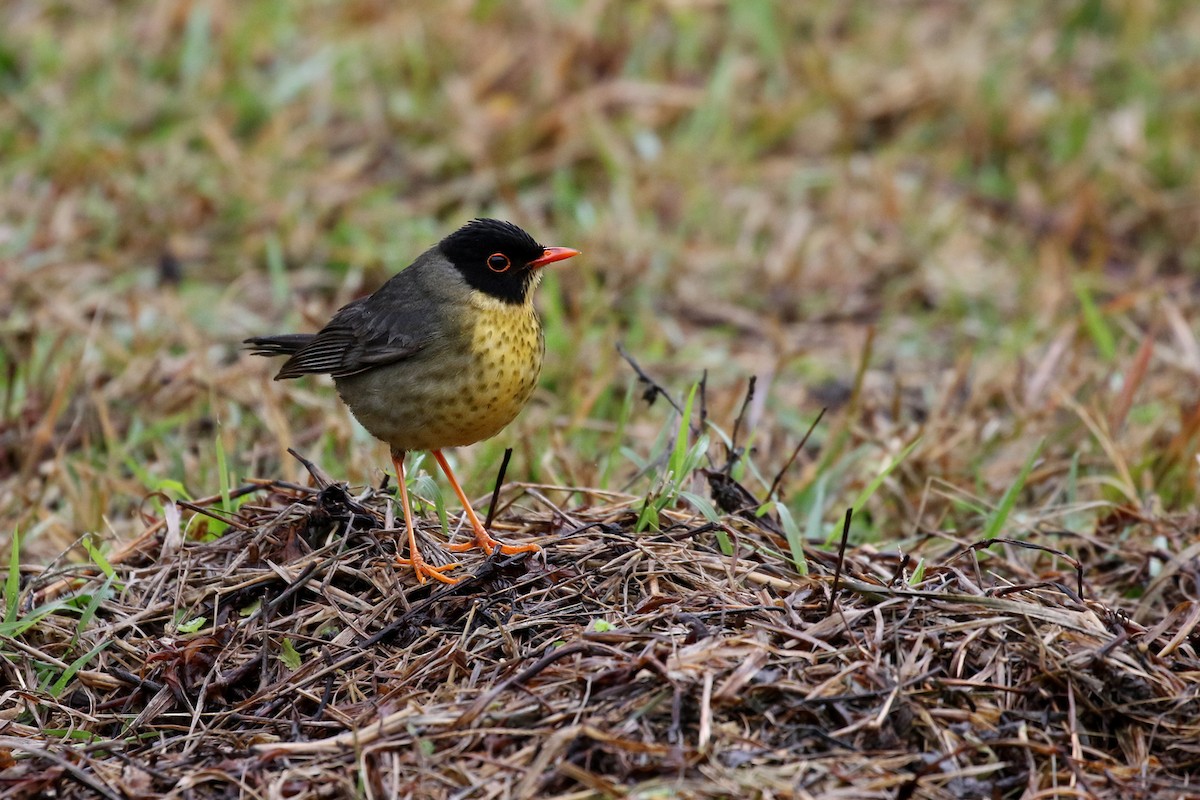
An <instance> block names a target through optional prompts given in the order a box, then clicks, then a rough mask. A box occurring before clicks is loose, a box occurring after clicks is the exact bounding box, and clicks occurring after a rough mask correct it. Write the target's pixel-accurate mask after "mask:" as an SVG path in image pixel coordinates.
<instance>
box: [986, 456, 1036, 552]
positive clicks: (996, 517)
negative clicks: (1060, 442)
mask: <svg viewBox="0 0 1200 800" xmlns="http://www.w3.org/2000/svg"><path fill="white" fill-rule="evenodd" d="M1045 444H1046V440H1045V439H1042V440H1040V441H1039V442H1038V443H1037V447H1035V448H1033V452H1032V453H1030V454H1029V458H1028V459H1026V461H1025V464H1024V465H1022V467H1021V471H1020V473H1018V475H1017V478H1016V480H1014V481H1013V482H1012V484H1011V485H1010V486H1009V487H1008V491H1006V492H1005V493H1004V497H1002V498H1000V505H998V506H996V510H995V511H993V512H992V515H991V518H989V519H988V522H987V525H986V526H985V527H984V529H983V538H984V539H993V538H995V537H996V536H997V535H998V534H999V533H1000V531H1001V530H1002V529H1003V528H1004V524H1005V523H1006V522H1008V515H1009V514H1010V513H1012V510H1013V506H1014V505H1016V503H1017V496H1018V495H1020V494H1021V490H1022V489H1024V488H1025V481H1026V480H1028V479H1029V473H1030V472H1032V471H1033V465H1034V464H1035V463H1037V460H1038V458H1040V457H1041V455H1042V447H1043V446H1044V445H1045Z"/></svg>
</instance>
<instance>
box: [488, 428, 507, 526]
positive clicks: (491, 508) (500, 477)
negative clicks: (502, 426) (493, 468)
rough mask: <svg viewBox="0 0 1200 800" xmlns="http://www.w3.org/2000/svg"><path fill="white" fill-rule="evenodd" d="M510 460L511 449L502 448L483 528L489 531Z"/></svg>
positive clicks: (494, 517) (494, 518) (493, 520)
mask: <svg viewBox="0 0 1200 800" xmlns="http://www.w3.org/2000/svg"><path fill="white" fill-rule="evenodd" d="M511 459H512V448H511V447H506V448H504V458H502V459H501V460H500V471H499V472H497V473H496V485H495V486H494V487H492V502H491V503H489V504H488V513H487V517H486V518H485V519H484V522H483V527H485V528H488V529H490V528H491V527H492V523H493V522H495V520H496V504H497V503H498V502H499V500H500V487H501V486H503V485H504V473H506V472H507V471H508V462H509V461H510V460H511Z"/></svg>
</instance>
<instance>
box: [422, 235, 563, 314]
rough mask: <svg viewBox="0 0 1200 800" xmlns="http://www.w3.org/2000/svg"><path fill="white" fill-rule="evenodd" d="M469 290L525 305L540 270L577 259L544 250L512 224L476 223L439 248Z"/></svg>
mask: <svg viewBox="0 0 1200 800" xmlns="http://www.w3.org/2000/svg"><path fill="white" fill-rule="evenodd" d="M438 249H439V250H441V251H442V254H443V255H444V256H446V258H448V259H450V263H451V264H453V265H454V267H455V268H456V269H457V270H458V271H459V272H460V273H462V276H463V278H464V279H466V281H467V284H468V285H470V286H471V288H472V289H478V290H479V291H481V292H486V293H487V294H489V295H491V296H492V297H495V298H496V299H497V300H503V301H504V302H506V303H514V304H520V303H524V302H525V299H526V297H527V296H528V294H529V289H530V287H531V286H532V285H533V282H534V277H535V273H536V271H537V270H538V269H539V268H540V267H544V266H545V265H547V264H549V263H551V262H554V261H561V260H563V259H564V258H570V257H571V256H574V255H578V254H579V251H578V250H571V249H570V248H567V247H543V246H542V245H540V244H538V243H537V242H536V241H534V238H533V237H532V236H530V235H529V234H528V233H526V232H525V231H523V230H521V229H520V228H518V227H517V226H516V225H513V224H512V223H511V222H502V221H501V220H498V219H477V220H472V221H471V222H468V223H467V224H466V225H464V226H462V227H461V228H459V229H458V230H456V231H455V232H454V233H452V234H450V235H449V236H447V237H446V238H445V239H442V241H441V242H440V243H439V244H438Z"/></svg>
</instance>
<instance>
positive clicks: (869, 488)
mask: <svg viewBox="0 0 1200 800" xmlns="http://www.w3.org/2000/svg"><path fill="white" fill-rule="evenodd" d="M920 441H921V437H920V436H918V437H917V438H916V439H913V440H912V441H911V442H909V444H908V447H906V448H904V450H903V451H902V452H901V453H900V455H898V456H896V458H894V459H892V462H891V463H890V464H888V465H887V467H885V468H884V470H883V471H882V472H880V473H879V474H878V475H876V476H875V478H874V480H872V481H871V482H870V483H868V484H867V485H866V486H865V487H863V490H862V491H861V492H859V493H858V497H856V498H854V502H853V503H852V504H851V507H852V508H853V509H854V513H855V514H857V513H858V512H859V510H860V509H862V507H863V505H864V504H865V503H866V502H867V501H868V500H870V499H871V495H873V494H875V490H876V489H878V488H879V487H880V485H881V484H882V483H883V482H884V481H885V480H887V476H888V475H891V474H892V470H894V469H895V468H896V467H898V466H900V464H901V463H903V461H904V459H906V458H908V454H909V453H911V452H912V451H913V448H914V447H916V446H917V444H918V443H920Z"/></svg>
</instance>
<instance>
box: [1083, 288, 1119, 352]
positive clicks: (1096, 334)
mask: <svg viewBox="0 0 1200 800" xmlns="http://www.w3.org/2000/svg"><path fill="white" fill-rule="evenodd" d="M1075 296H1076V297H1078V298H1079V310H1080V313H1081V314H1082V315H1083V327H1085V328H1086V329H1087V332H1088V335H1089V336H1091V337H1092V343H1093V344H1095V345H1096V351H1097V352H1098V353H1100V357H1101V358H1103V359H1104V360H1105V361H1112V360H1113V359H1114V358H1116V356H1117V339H1116V337H1115V336H1114V335H1113V332H1112V329H1111V328H1109V326H1108V323H1107V322H1105V320H1104V314H1103V313H1101V311H1100V308H1099V307H1098V306H1097V305H1096V301H1095V300H1093V299H1092V293H1091V292H1089V291H1088V288H1087V286H1085V285H1084V283H1083V281H1082V280H1077V281H1075Z"/></svg>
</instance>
